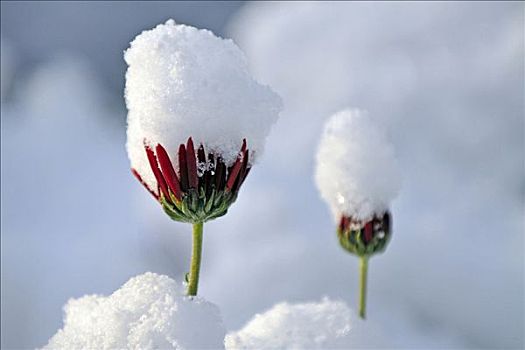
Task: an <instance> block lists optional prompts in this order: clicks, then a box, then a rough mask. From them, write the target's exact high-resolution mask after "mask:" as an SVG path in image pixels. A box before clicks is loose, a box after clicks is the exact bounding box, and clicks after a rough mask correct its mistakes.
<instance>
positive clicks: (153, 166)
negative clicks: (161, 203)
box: [144, 145, 170, 201]
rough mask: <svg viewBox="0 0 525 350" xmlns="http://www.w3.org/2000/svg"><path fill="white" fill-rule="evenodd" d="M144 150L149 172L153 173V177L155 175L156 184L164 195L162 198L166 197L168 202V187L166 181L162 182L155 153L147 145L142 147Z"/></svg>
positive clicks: (162, 178)
mask: <svg viewBox="0 0 525 350" xmlns="http://www.w3.org/2000/svg"><path fill="white" fill-rule="evenodd" d="M144 148H145V149H146V155H147V156H148V161H149V165H150V167H151V170H152V171H153V175H155V178H156V179H157V184H158V185H159V187H160V189H161V191H162V193H163V194H164V197H166V200H168V201H170V195H169V192H168V187H167V186H166V181H165V180H164V177H163V176H162V173H161V172H160V169H159V166H158V164H157V158H156V157H155V153H153V150H152V149H151V148H150V147H149V146H147V145H144Z"/></svg>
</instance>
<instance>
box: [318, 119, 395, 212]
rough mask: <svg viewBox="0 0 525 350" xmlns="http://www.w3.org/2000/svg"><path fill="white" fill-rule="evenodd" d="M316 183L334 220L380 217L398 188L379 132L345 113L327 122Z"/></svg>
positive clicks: (388, 149) (385, 142) (371, 123)
mask: <svg viewBox="0 0 525 350" xmlns="http://www.w3.org/2000/svg"><path fill="white" fill-rule="evenodd" d="M315 180H316V182H317V186H318V188H319V191H320V192H321V196H322V197H323V199H325V200H326V201H327V202H328V203H329V205H330V207H331V209H332V212H333V214H334V217H335V219H336V220H340V218H341V216H346V217H351V218H353V219H354V220H359V221H361V222H366V221H368V220H371V219H372V218H373V217H374V216H377V215H383V214H384V213H385V212H386V211H387V210H388V207H389V205H390V202H391V201H392V200H393V199H394V198H395V196H396V195H397V193H398V191H399V188H400V182H401V181H400V180H401V176H400V170H399V166H398V164H397V161H396V159H395V157H394V150H393V146H392V145H391V144H390V143H389V142H388V140H387V138H386V135H385V132H384V130H383V129H382V128H381V127H380V125H377V124H376V123H374V121H373V120H372V119H371V118H370V117H369V116H368V114H367V113H365V112H363V111H360V110H355V109H346V110H343V111H341V112H338V113H336V114H335V115H333V116H332V117H330V119H329V120H328V121H327V122H326V124H325V127H324V132H323V135H322V138H321V142H320V144H319V148H318V151H317V169H316V173H315Z"/></svg>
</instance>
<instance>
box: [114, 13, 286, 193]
mask: <svg viewBox="0 0 525 350" xmlns="http://www.w3.org/2000/svg"><path fill="white" fill-rule="evenodd" d="M124 58H125V60H126V62H127V64H128V70H127V73H126V91H125V96H126V105H127V107H128V111H129V112H128V130H127V135H128V141H127V151H128V156H129V158H130V161H131V166H132V168H133V169H134V170H135V171H136V172H137V173H138V174H139V175H140V177H141V179H142V181H143V182H144V184H145V185H147V186H148V187H149V188H151V189H152V190H153V191H155V190H156V189H157V187H158V184H157V181H156V178H155V175H154V173H153V172H152V170H151V167H150V162H149V160H148V157H147V154H146V152H145V151H144V142H146V145H148V146H149V147H151V149H153V150H154V149H155V148H156V146H157V145H158V144H160V145H162V147H163V148H164V149H165V150H166V153H167V154H168V155H169V156H170V158H171V161H172V163H173V164H174V167H175V169H174V170H175V171H178V170H179V169H177V167H178V164H177V162H176V159H175V158H176V157H177V154H178V151H179V146H180V145H182V144H186V143H187V140H188V138H189V137H191V138H192V140H193V143H194V144H195V150H197V149H198V148H199V147H200V146H201V145H202V146H203V147H204V148H205V149H206V152H207V153H208V152H209V153H213V154H214V155H215V156H216V157H217V156H220V157H221V158H222V160H223V161H224V163H225V165H226V166H227V167H229V166H232V165H233V163H234V162H235V161H236V159H237V158H238V155H239V150H240V148H241V145H242V144H243V140H246V142H247V145H248V148H249V150H250V157H249V159H250V163H252V162H253V161H254V160H256V158H257V156H260V154H261V153H262V151H263V146H264V142H265V139H266V136H267V135H268V133H269V131H270V128H271V126H272V124H273V123H274V122H275V121H276V120H277V117H278V114H279V112H280V111H281V109H282V102H281V99H280V97H279V96H278V95H277V94H276V93H274V92H273V91H272V90H271V89H270V88H269V87H268V86H265V85H261V84H259V83H258V82H257V81H255V80H254V79H253V78H252V76H251V75H250V73H249V70H248V64H247V61H246V58H245V56H244V54H243V53H242V52H241V50H240V49H239V48H238V47H237V46H236V45H235V43H234V42H233V41H232V40H226V39H222V38H219V37H217V36H215V35H214V34H213V33H212V32H210V31H208V30H199V29H196V28H193V27H190V26H186V25H178V24H175V22H174V21H173V20H168V21H167V22H166V23H165V24H160V25H158V26H157V27H155V28H154V29H152V30H147V31H144V32H142V33H141V34H140V35H138V36H137V37H136V38H135V39H134V40H133V41H132V42H131V46H130V48H129V49H127V50H126V52H125V55H124ZM250 165H251V164H250ZM199 174H200V175H201V172H200V173H199Z"/></svg>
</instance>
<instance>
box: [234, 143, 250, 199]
mask: <svg viewBox="0 0 525 350" xmlns="http://www.w3.org/2000/svg"><path fill="white" fill-rule="evenodd" d="M248 161H249V151H248V150H245V151H244V155H243V158H242V165H241V171H240V172H239V176H238V177H237V181H236V182H235V185H234V188H233V191H234V192H237V191H239V189H240V188H241V185H242V183H243V182H244V179H245V178H246V175H247V169H248Z"/></svg>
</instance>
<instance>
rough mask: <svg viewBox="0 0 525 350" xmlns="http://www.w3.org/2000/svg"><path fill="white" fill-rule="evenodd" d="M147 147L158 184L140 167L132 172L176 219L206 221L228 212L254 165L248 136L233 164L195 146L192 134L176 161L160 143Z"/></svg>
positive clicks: (145, 146) (181, 147)
mask: <svg viewBox="0 0 525 350" xmlns="http://www.w3.org/2000/svg"><path fill="white" fill-rule="evenodd" d="M144 151H145V153H146V156H147V157H148V161H149V164H150V167H151V171H152V173H153V175H154V176H155V179H156V180H157V186H156V188H155V189H152V188H150V187H149V186H148V185H147V184H146V183H145V182H144V181H143V180H142V177H141V176H140V174H139V172H138V171H136V170H135V169H132V172H133V174H134V175H135V177H136V178H137V179H138V180H139V181H140V182H141V183H142V184H143V185H144V187H145V188H146V189H147V190H148V191H149V192H150V193H151V194H152V195H153V197H155V199H156V200H158V201H159V202H160V204H161V205H162V207H163V208H164V211H165V212H166V214H168V215H169V216H170V217H171V218H172V219H173V220H176V221H182V222H190V223H196V222H206V221H208V220H211V219H215V218H218V217H220V216H223V215H224V214H226V212H227V211H228V208H229V206H230V205H231V204H232V203H233V202H234V201H235V200H236V199H237V193H238V192H239V189H240V187H241V185H242V183H243V182H244V179H246V176H247V175H248V173H249V172H250V169H251V166H250V165H249V154H250V153H249V150H248V149H247V145H246V140H243V143H242V146H241V147H240V151H239V154H238V156H237V159H236V161H235V163H233V165H232V166H230V167H227V166H226V165H225V163H224V161H223V159H222V158H221V157H220V156H215V155H214V153H207V152H206V150H205V149H204V146H203V145H200V146H199V148H198V149H197V150H195V146H194V145H193V140H192V138H191V137H190V138H189V139H188V141H187V143H186V144H181V145H180V146H179V150H178V152H177V155H176V157H172V158H174V159H176V161H175V162H172V161H171V158H170V156H169V154H168V152H167V151H166V149H165V148H164V147H163V146H162V145H161V144H157V145H156V146H155V147H154V148H153V147H152V146H150V145H148V143H147V142H145V143H144ZM174 164H175V165H176V166H174ZM175 169H178V171H177V170H175Z"/></svg>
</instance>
